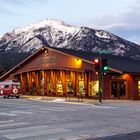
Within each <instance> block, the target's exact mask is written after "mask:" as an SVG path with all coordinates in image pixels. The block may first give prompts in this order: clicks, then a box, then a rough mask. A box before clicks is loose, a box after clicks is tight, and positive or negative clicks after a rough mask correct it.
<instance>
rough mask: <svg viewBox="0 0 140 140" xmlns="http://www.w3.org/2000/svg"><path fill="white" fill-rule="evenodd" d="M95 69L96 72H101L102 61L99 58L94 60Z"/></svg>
mask: <svg viewBox="0 0 140 140" xmlns="http://www.w3.org/2000/svg"><path fill="white" fill-rule="evenodd" d="M94 68H95V71H96V72H99V70H100V60H99V58H95V59H94Z"/></svg>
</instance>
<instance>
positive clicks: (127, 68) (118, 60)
mask: <svg viewBox="0 0 140 140" xmlns="http://www.w3.org/2000/svg"><path fill="white" fill-rule="evenodd" d="M43 49H52V50H54V51H56V52H59V53H63V54H66V55H71V56H74V57H77V58H80V59H82V60H83V61H85V62H88V63H90V64H93V61H94V59H95V58H97V57H101V58H106V59H107V63H108V66H109V69H110V70H111V71H114V72H118V73H132V74H140V61H138V60H133V59H130V58H126V57H120V56H114V55H108V54H100V55H99V54H97V53H92V52H87V51H80V50H72V49H64V48H54V47H50V46H45V47H42V48H40V49H38V50H37V51H36V52H35V53H33V54H32V55H30V56H29V57H27V58H26V59H25V60H23V61H22V62H20V63H19V64H18V65H16V66H15V67H14V68H12V69H11V70H9V71H8V72H7V73H5V74H4V75H2V76H1V77H0V79H2V78H3V77H5V76H6V75H7V74H9V73H11V72H12V71H14V70H15V69H16V68H18V67H19V66H21V65H23V64H24V63H26V62H27V61H28V60H30V59H31V58H32V57H33V56H35V55H36V54H38V53H39V52H40V51H41V50H43Z"/></svg>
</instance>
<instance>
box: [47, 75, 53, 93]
mask: <svg viewBox="0 0 140 140" xmlns="http://www.w3.org/2000/svg"><path fill="white" fill-rule="evenodd" d="M47 83H48V85H47V89H48V94H49V95H51V94H53V92H54V89H53V84H52V80H51V77H48V81H47Z"/></svg>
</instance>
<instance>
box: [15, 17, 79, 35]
mask: <svg viewBox="0 0 140 140" xmlns="http://www.w3.org/2000/svg"><path fill="white" fill-rule="evenodd" d="M48 26H50V27H53V28H54V29H57V30H61V31H63V32H66V33H67V32H69V33H73V32H78V31H80V27H76V26H70V25H68V24H65V23H64V22H63V21H61V20H55V19H45V20H42V21H40V22H38V23H35V24H30V25H28V26H25V27H22V28H18V29H16V30H15V31H14V32H15V34H20V33H22V32H28V31H30V30H35V29H39V28H44V27H48Z"/></svg>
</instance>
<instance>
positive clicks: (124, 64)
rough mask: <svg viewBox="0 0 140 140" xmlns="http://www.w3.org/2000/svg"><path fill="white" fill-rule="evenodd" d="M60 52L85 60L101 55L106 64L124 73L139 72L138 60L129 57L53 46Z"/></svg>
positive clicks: (139, 63) (139, 62) (91, 59)
mask: <svg viewBox="0 0 140 140" xmlns="http://www.w3.org/2000/svg"><path fill="white" fill-rule="evenodd" d="M54 49H56V50H59V51H61V52H64V53H67V54H70V55H74V56H77V57H80V58H83V59H85V60H88V61H91V62H93V60H94V58H96V57H102V58H106V59H107V63H108V66H109V67H111V68H113V69H116V70H119V71H122V72H124V73H137V74H140V61H138V60H133V59H131V58H126V57H120V56H114V55H110V54H97V53H92V52H85V51H78V50H70V49H62V48H54Z"/></svg>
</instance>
